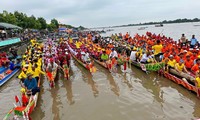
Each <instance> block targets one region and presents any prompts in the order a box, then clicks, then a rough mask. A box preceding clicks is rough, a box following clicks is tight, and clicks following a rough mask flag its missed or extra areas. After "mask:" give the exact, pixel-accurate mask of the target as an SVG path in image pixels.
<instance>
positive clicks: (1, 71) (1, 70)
mask: <svg viewBox="0 0 200 120" xmlns="http://www.w3.org/2000/svg"><path fill="white" fill-rule="evenodd" d="M15 66H21V62H20V63H18V64H15ZM8 69H9V67H8V68H5V67H3V68H1V69H0V74H4V77H3V78H2V79H1V80H0V86H2V85H3V84H5V83H6V82H7V81H9V80H10V79H11V78H12V77H13V76H14V75H15V74H16V73H18V72H19V71H20V69H21V68H20V67H19V68H16V69H15V70H13V71H12V72H11V73H9V74H6V73H5V72H6V71H7V70H8Z"/></svg>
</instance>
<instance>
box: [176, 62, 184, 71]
mask: <svg viewBox="0 0 200 120" xmlns="http://www.w3.org/2000/svg"><path fill="white" fill-rule="evenodd" d="M175 67H176V69H177V70H178V71H183V68H184V64H182V65H179V63H176V64H175Z"/></svg>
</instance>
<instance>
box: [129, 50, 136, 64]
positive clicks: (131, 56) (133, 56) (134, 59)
mask: <svg viewBox="0 0 200 120" xmlns="http://www.w3.org/2000/svg"><path fill="white" fill-rule="evenodd" d="M136 53H137V51H136V48H132V49H131V55H130V60H131V61H132V62H133V61H136Z"/></svg>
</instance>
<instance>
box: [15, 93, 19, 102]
mask: <svg viewBox="0 0 200 120" xmlns="http://www.w3.org/2000/svg"><path fill="white" fill-rule="evenodd" d="M15 102H16V103H18V102H19V98H18V97H17V95H15Z"/></svg>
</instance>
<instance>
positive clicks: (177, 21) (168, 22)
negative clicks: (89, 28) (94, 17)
mask: <svg viewBox="0 0 200 120" xmlns="http://www.w3.org/2000/svg"><path fill="white" fill-rule="evenodd" d="M188 22H200V19H199V18H194V19H187V18H183V19H176V20H163V21H161V22H145V23H138V24H127V25H116V26H109V27H95V28H98V29H100V28H116V27H130V26H144V25H157V24H173V23H188Z"/></svg>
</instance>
